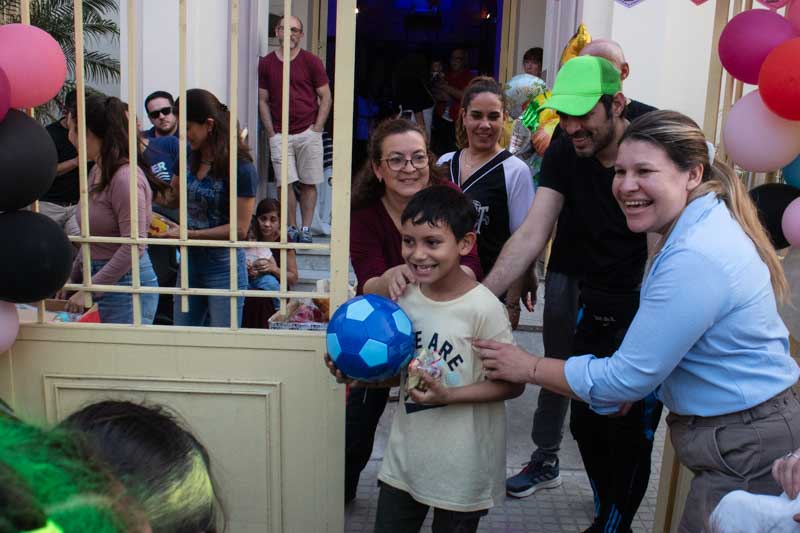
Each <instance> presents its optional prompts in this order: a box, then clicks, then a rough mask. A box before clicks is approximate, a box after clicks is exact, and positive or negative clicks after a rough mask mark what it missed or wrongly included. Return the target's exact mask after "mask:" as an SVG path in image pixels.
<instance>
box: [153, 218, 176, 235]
mask: <svg viewBox="0 0 800 533" xmlns="http://www.w3.org/2000/svg"><path fill="white" fill-rule="evenodd" d="M174 224H175V223H174V222H170V221H169V220H167V219H166V218H165V217H163V216H161V215H159V214H158V213H153V217H152V218H151V219H150V229H149V230H148V231H147V235H148V236H149V237H157V236H158V235H163V234H165V233H166V232H167V230H168V229H169V227H170V225H174Z"/></svg>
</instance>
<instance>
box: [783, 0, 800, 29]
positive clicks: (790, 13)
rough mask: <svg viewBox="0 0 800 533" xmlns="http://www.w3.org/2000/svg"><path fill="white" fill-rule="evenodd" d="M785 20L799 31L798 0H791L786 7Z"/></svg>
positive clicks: (799, 0)
mask: <svg viewBox="0 0 800 533" xmlns="http://www.w3.org/2000/svg"><path fill="white" fill-rule="evenodd" d="M786 20H788V21H789V22H790V23H791V24H792V26H793V27H794V29H795V31H797V32H800V0H791V1H790V2H789V4H788V6H787V7H786Z"/></svg>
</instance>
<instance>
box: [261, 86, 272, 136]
mask: <svg viewBox="0 0 800 533" xmlns="http://www.w3.org/2000/svg"><path fill="white" fill-rule="evenodd" d="M258 114H259V115H260V116H261V123H262V124H263V125H264V129H266V130H267V137H272V136H273V135H275V127H274V126H273V125H272V113H270V112H269V91H267V90H266V89H261V88H259V89H258Z"/></svg>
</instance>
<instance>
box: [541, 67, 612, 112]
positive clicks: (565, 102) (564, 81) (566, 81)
mask: <svg viewBox="0 0 800 533" xmlns="http://www.w3.org/2000/svg"><path fill="white" fill-rule="evenodd" d="M621 89H622V81H621V80H620V78H619V72H617V69H616V68H614V65H613V64H612V63H611V62H610V61H609V60H607V59H603V58H602V57H595V56H579V57H576V58H573V59H570V60H569V61H567V62H566V63H564V66H563V67H561V70H559V71H558V75H557V76H556V82H555V84H554V85H553V90H552V96H551V97H550V98H548V99H547V101H546V102H545V103H544V105H543V106H542V108H544V109H554V110H556V111H558V112H560V113H564V114H566V115H571V116H573V117H579V116H582V115H585V114H586V113H588V112H589V111H591V110H592V108H593V107H594V106H595V105H597V102H598V101H599V100H600V97H601V96H603V95H604V94H610V95H612V96H613V95H615V94H617V93H618V92H620V90H621Z"/></svg>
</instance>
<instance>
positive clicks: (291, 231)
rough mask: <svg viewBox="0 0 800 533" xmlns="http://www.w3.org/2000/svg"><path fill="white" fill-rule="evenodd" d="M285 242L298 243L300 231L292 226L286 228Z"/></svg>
mask: <svg viewBox="0 0 800 533" xmlns="http://www.w3.org/2000/svg"><path fill="white" fill-rule="evenodd" d="M286 240H287V241H288V242H300V230H299V229H297V228H296V227H294V226H289V227H288V228H286Z"/></svg>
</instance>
